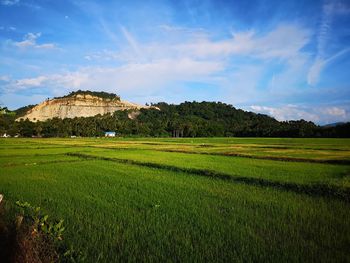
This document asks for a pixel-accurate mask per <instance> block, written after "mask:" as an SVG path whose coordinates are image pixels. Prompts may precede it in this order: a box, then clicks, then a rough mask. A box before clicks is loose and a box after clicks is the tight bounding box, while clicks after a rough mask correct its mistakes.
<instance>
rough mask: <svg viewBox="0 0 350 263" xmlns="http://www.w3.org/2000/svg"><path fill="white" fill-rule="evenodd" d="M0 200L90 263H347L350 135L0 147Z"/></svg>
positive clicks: (15, 142)
mask: <svg viewBox="0 0 350 263" xmlns="http://www.w3.org/2000/svg"><path fill="white" fill-rule="evenodd" d="M0 193H3V194H4V196H5V198H6V200H7V202H8V203H11V202H13V203H14V202H15V201H17V200H21V201H28V202H30V203H32V204H33V205H37V206H40V207H42V209H43V210H44V211H45V212H47V213H48V214H50V215H51V216H52V217H55V218H58V219H60V218H62V219H64V222H65V226H66V232H65V234H64V242H66V243H67V244H70V245H74V247H76V248H79V250H81V251H82V253H84V254H86V256H87V259H88V261H89V262H111V261H112V262H113V261H133V262H138V261H146V262H151V261H177V262H183V261H186V262H188V261H207V262H227V261H230V262H236V261H237V262H243V261H244V262H246V261H272V262H284V261H293V262H294V261H299V262H300V261H318V262H330V261H338V262H346V261H350V253H349V247H350V209H349V208H350V140H348V139H278V138H268V139H267V138H266V139H265V138H195V139H193V138H181V139H180V138H179V139H172V138H159V139H158V138H132V139H131V138H115V139H105V138H72V139H71V138H66V139H64V138H62V139H54V138H50V139H24V138H13V139H10V138H8V139H1V140H0Z"/></svg>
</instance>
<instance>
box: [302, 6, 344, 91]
mask: <svg viewBox="0 0 350 263" xmlns="http://www.w3.org/2000/svg"><path fill="white" fill-rule="evenodd" d="M349 13H350V7H347V6H346V5H345V4H344V3H342V2H340V1H330V0H326V1H324V4H323V7H322V18H321V23H320V27H319V30H318V35H317V54H316V57H315V60H314V62H313V64H312V65H311V67H310V69H309V72H308V76H307V82H308V84H309V85H311V86H314V85H316V84H317V83H318V82H319V79H320V76H321V73H322V71H323V70H324V69H325V68H326V66H327V65H328V64H329V63H330V62H332V61H334V60H335V59H336V58H338V57H340V56H342V55H344V54H345V53H347V52H348V51H349V49H348V48H345V49H343V50H341V51H339V52H337V53H336V54H333V55H331V56H330V57H328V58H326V56H327V54H326V52H327V45H328V42H329V41H330V35H331V32H332V24H333V20H334V18H335V16H337V15H345V14H349Z"/></svg>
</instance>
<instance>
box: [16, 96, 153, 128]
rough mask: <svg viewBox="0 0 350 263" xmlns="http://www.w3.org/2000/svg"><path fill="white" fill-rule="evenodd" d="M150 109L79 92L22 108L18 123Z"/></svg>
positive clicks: (19, 111) (118, 98)
mask: <svg viewBox="0 0 350 263" xmlns="http://www.w3.org/2000/svg"><path fill="white" fill-rule="evenodd" d="M148 108H150V107H149V106H143V105H139V104H135V103H131V102H128V101H122V100H120V97H119V96H117V95H116V94H113V93H107V92H94V91H82V90H78V91H75V92H71V93H70V94H68V95H66V96H63V97H56V98H54V99H51V100H50V99H48V100H46V101H44V102H42V103H40V104H38V105H30V106H27V107H23V108H20V109H18V110H17V111H16V112H17V113H18V118H17V121H19V120H21V119H23V120H25V119H29V120H30V121H34V122H35V121H45V120H48V119H53V118H60V119H65V118H75V117H91V116H96V115H98V114H101V115H104V114H107V113H113V112H115V111H120V110H140V109H148Z"/></svg>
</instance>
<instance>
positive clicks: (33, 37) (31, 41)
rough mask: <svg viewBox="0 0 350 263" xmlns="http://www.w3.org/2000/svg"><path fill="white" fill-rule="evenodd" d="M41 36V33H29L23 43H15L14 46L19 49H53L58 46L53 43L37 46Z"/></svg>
mask: <svg viewBox="0 0 350 263" xmlns="http://www.w3.org/2000/svg"><path fill="white" fill-rule="evenodd" d="M40 36H41V33H40V32H39V33H28V34H26V35H25V36H24V38H23V41H19V42H14V43H13V44H14V45H15V46H16V47H19V48H27V47H33V48H37V49H52V48H55V47H56V45H55V44H53V43H45V44H41V45H39V44H37V42H36V41H37V39H38V38H39V37H40Z"/></svg>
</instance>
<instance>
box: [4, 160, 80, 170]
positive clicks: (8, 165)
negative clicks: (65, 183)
mask: <svg viewBox="0 0 350 263" xmlns="http://www.w3.org/2000/svg"><path fill="white" fill-rule="evenodd" d="M77 162H82V160H56V161H41V162H33V163H8V164H5V165H0V167H3V168H4V167H14V166H23V165H24V166H29V165H43V164H51V163H77Z"/></svg>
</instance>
